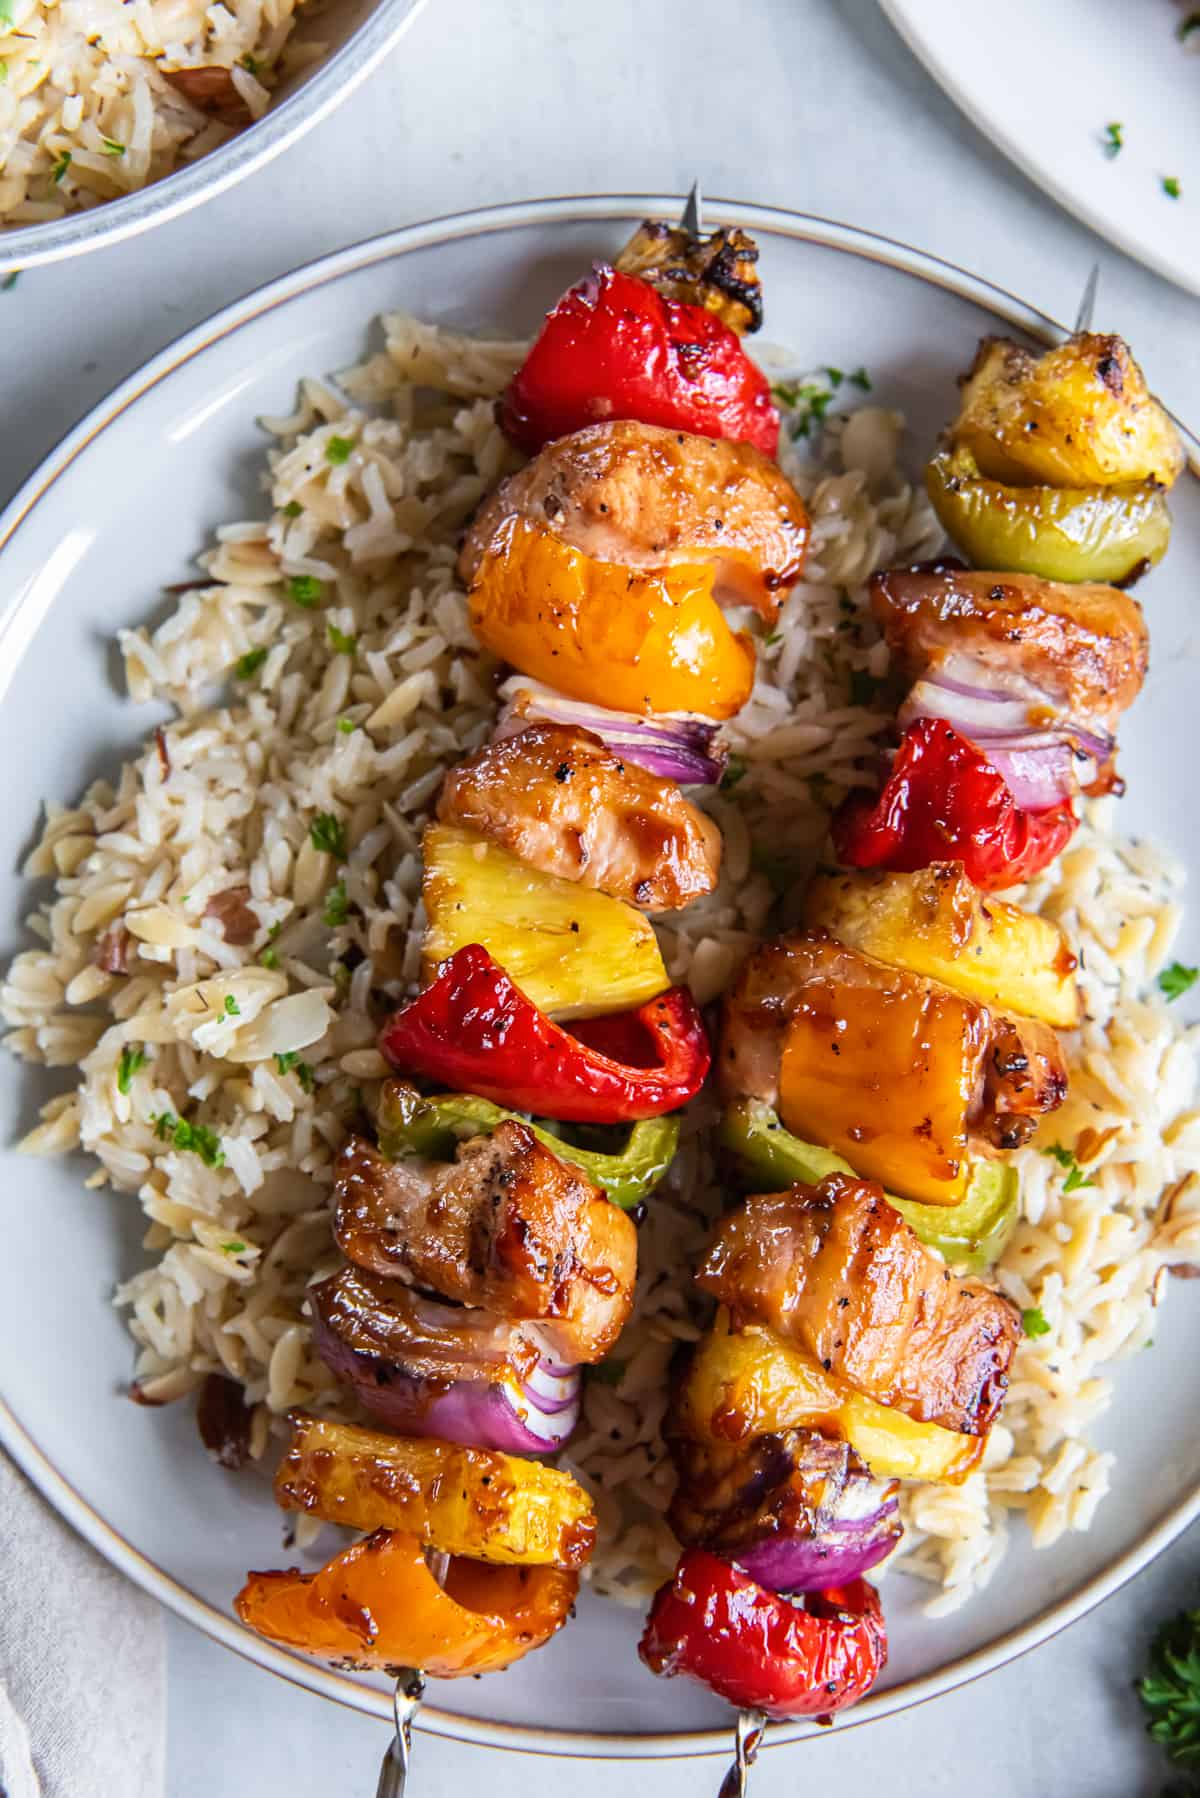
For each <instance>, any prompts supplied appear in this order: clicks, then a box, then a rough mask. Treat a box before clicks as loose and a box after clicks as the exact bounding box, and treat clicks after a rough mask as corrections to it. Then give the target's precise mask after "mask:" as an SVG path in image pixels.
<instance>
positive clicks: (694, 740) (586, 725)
mask: <svg viewBox="0 0 1200 1798" xmlns="http://www.w3.org/2000/svg"><path fill="white" fill-rule="evenodd" d="M539 723H540V724H559V725H564V726H566V727H571V726H574V727H575V728H577V729H579V730H589V731H591V733H592V735H593V736H596V737H599V738H600V740H601V742H603V743H604V744H605V745H606V746H607V747H608V748H609V749H611V750H612V751H613V753H614V754H615V755H622V756H624V757H625V758H626V760H627V761H631V762H636V764H637V765H638V767H639V768H645V769H646V770H647V771H648V772H649V773H650V774H656V775H658V776H659V778H660V779H662V780H674V781H677V782H678V783H679V785H680V786H684V787H687V786H693V787H699V786H715V785H716V783H717V782H718V781H719V780H720V778H721V775H722V773H723V771H724V767H725V761H724V757H723V756H721V755H720V754H714V753H713V752H712V744H713V739H714V737H715V736H716V734H717V729H718V726H717V725H715V724H714V723H713V722H712V720H711V718H702V717H699V716H697V715H696V714H694V713H684V714H677V715H672V714H668V713H660V714H658V715H657V716H655V717H650V718H643V717H640V716H639V715H638V714H637V713H636V712H613V711H610V710H609V709H608V707H607V706H599V705H584V704H583V703H582V702H581V701H579V700H575V699H566V698H564V697H563V695H562V694H561V693H555V692H554V691H553V689H552V688H550V687H544V686H542V685H541V683H540V682H529V681H524V682H521V683H520V684H519V685H516V686H510V690H509V693H508V704H507V706H506V707H505V709H504V711H503V712H502V713H501V715H500V719H499V721H498V723H497V725H496V730H495V733H494V738H495V741H496V742H501V741H502V740H503V739H504V738H505V737H511V736H515V735H516V734H517V732H518V731H522V730H524V729H525V727H526V726H527V725H529V724H539Z"/></svg>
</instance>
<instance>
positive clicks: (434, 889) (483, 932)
mask: <svg viewBox="0 0 1200 1798" xmlns="http://www.w3.org/2000/svg"><path fill="white" fill-rule="evenodd" d="M424 851H425V877H424V882H423V885H422V895H423V897H424V900H425V910H426V913H427V914H428V918H429V928H428V930H427V932H426V935H425V942H424V953H425V962H426V972H427V977H429V978H432V972H433V969H434V968H436V966H437V964H438V963H439V962H441V961H444V960H445V959H446V958H447V957H448V956H451V955H453V954H454V953H455V951H456V950H458V949H461V948H463V947H464V945H465V944H467V943H482V944H483V947H484V948H485V949H486V950H487V951H488V954H489V955H491V956H492V958H493V960H495V961H497V962H499V964H500V966H501V967H502V968H503V969H504V971H505V973H506V974H508V976H509V978H510V979H511V980H512V981H513V983H514V985H516V986H518V987H519V988H520V989H521V991H522V992H523V993H524V994H525V996H526V998H527V999H531V1000H532V1001H533V1003H534V1004H535V1005H536V1006H538V1007H539V1008H540V1009H541V1010H542V1011H546V1012H550V1013H551V1014H552V1015H553V1016H554V1017H556V1018H588V1017H598V1016H601V1015H603V1013H605V1012H609V1011H625V1010H627V1009H629V1008H631V1007H634V1006H638V1005H644V1004H645V1003H646V1001H647V1000H649V999H653V998H655V997H656V995H657V994H659V993H661V992H663V991H665V989H666V988H667V987H668V986H669V985H670V981H669V980H668V978H667V970H666V968H665V967H664V966H663V959H662V955H661V954H660V953H659V948H658V941H657V938H656V937H655V935H654V931H653V929H652V928H651V926H650V925H649V924H648V923H647V921H646V919H645V918H644V917H643V916H642V914H641V913H640V912H638V911H635V910H634V909H633V907H632V906H631V905H625V904H623V903H622V902H621V901H620V900H619V899H610V898H609V896H608V895H607V894H606V893H596V892H591V891H589V890H588V889H586V888H584V887H581V886H580V885H579V884H578V882H576V881H573V880H560V879H558V878H557V876H555V875H553V874H542V873H540V872H539V871H538V870H537V869H536V868H530V867H527V866H526V864H525V863H524V862H521V861H518V860H517V858H516V856H514V855H510V854H509V853H508V851H507V850H506V849H501V848H500V847H499V846H498V845H497V844H495V843H491V842H489V841H488V840H487V838H486V837H484V836H482V835H481V834H480V833H479V832H478V831H474V830H461V829H458V828H457V827H455V826H452V825H448V824H434V825H431V826H430V827H429V829H428V830H427V831H426V832H425V843H424Z"/></svg>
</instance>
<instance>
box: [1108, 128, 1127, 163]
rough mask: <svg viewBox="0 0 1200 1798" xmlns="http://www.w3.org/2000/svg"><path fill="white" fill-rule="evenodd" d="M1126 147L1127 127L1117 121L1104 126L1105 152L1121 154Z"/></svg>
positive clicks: (1113, 154) (1110, 154) (1111, 154)
mask: <svg viewBox="0 0 1200 1798" xmlns="http://www.w3.org/2000/svg"><path fill="white" fill-rule="evenodd" d="M1124 148H1125V127H1124V125H1118V124H1116V123H1115V122H1114V123H1113V124H1111V125H1106V126H1105V127H1104V154H1105V155H1106V156H1119V155H1120V153H1121V151H1122V150H1123V149H1124Z"/></svg>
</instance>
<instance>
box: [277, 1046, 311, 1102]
mask: <svg viewBox="0 0 1200 1798" xmlns="http://www.w3.org/2000/svg"><path fill="white" fill-rule="evenodd" d="M275 1066H276V1067H277V1068H278V1070H279V1072H280V1073H281V1074H289V1073H291V1071H292V1069H293V1068H294V1069H295V1070H296V1078H297V1080H298V1081H299V1082H300V1084H301V1086H302V1087H303V1088H304V1090H305V1092H306V1093H310V1092H311V1091H312V1089H313V1087H314V1085H315V1084H316V1075H315V1074H314V1073H313V1071H312V1069H311V1067H310V1066H309V1065H308V1063H307V1062H306V1061H301V1059H300V1051H299V1050H298V1049H286V1050H285V1051H284V1053H283V1054H282V1055H277V1056H276V1057H275Z"/></svg>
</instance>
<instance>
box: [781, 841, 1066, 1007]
mask: <svg viewBox="0 0 1200 1798" xmlns="http://www.w3.org/2000/svg"><path fill="white" fill-rule="evenodd" d="M805 922H806V923H807V924H809V925H810V926H814V927H819V928H821V929H823V930H827V931H828V932H829V934H830V936H834V937H836V938H837V939H838V941H839V942H841V943H845V944H847V946H848V947H849V948H851V949H857V950H859V951H860V953H861V954H863V955H872V956H874V957H875V959H876V960H877V961H885V962H887V963H888V964H889V965H890V966H891V967H893V968H907V969H908V970H909V971H910V972H911V973H913V974H925V975H927V976H928V977H929V978H930V979H932V980H941V981H944V982H945V984H946V985H947V986H951V987H953V988H954V989H955V991H956V992H960V993H965V994H966V995H967V997H968V998H971V999H979V1000H981V1001H982V1002H983V1003H984V1004H985V1005H997V1006H1000V1007H1001V1008H1002V1009H1003V1010H1005V1011H1015V1012H1017V1013H1018V1014H1019V1015H1020V1016H1022V1017H1027V1018H1041V1019H1042V1020H1043V1022H1045V1023H1047V1024H1053V1025H1055V1026H1056V1028H1057V1029H1059V1030H1071V1029H1073V1028H1074V1027H1075V1025H1076V1024H1077V1023H1078V1022H1079V990H1078V988H1077V986H1076V984H1075V979H1074V974H1075V966H1076V962H1075V957H1074V955H1072V953H1071V951H1070V949H1069V948H1068V947H1067V942H1066V939H1065V937H1064V936H1063V933H1062V931H1061V930H1060V929H1059V928H1058V926H1057V925H1056V924H1052V923H1050V921H1049V920H1048V919H1047V918H1039V917H1036V916H1035V915H1034V914H1033V913H1032V912H1026V911H1022V910H1021V908H1020V907H1019V906H1017V905H1010V904H1008V903H1007V902H1006V901H1005V900H1003V899H993V898H992V897H991V895H990V894H983V893H980V892H979V890H978V889H977V888H976V887H974V886H973V885H972V884H971V882H970V881H969V880H968V879H967V877H966V874H965V873H964V872H963V867H962V863H961V862H935V863H934V864H933V866H932V867H929V868H923V869H921V870H920V872H919V873H916V874H884V873H866V874H826V875H818V877H817V878H816V879H815V880H814V881H813V883H812V885H811V886H810V887H809V889H808V894H807V897H806V899H805Z"/></svg>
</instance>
